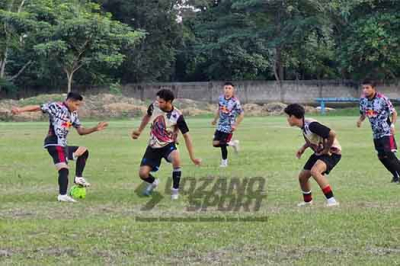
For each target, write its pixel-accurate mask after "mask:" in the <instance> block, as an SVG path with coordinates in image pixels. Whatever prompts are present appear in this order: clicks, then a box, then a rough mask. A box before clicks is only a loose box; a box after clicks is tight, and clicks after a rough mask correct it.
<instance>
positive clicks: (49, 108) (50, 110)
mask: <svg viewBox="0 0 400 266" xmlns="http://www.w3.org/2000/svg"><path fill="white" fill-rule="evenodd" d="M40 110H42V112H43V113H46V114H49V115H52V116H53V115H56V113H57V107H56V106H55V103H51V102H49V103H44V104H42V105H41V106H40Z"/></svg>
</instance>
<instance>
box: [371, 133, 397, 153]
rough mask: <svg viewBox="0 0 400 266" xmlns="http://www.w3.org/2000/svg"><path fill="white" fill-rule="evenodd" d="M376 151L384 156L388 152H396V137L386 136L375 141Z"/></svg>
mask: <svg viewBox="0 0 400 266" xmlns="http://www.w3.org/2000/svg"><path fill="white" fill-rule="evenodd" d="M374 145H375V150H376V151H377V152H378V155H384V154H385V153H387V152H396V151H397V145H396V140H395V139H394V136H393V135H391V136H384V137H382V138H379V139H374Z"/></svg>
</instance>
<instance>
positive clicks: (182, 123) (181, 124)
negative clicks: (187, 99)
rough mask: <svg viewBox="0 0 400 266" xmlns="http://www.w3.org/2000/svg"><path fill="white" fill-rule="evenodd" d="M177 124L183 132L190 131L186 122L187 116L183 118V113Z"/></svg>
mask: <svg viewBox="0 0 400 266" xmlns="http://www.w3.org/2000/svg"><path fill="white" fill-rule="evenodd" d="M176 124H177V125H178V128H179V130H180V131H181V133H182V134H186V133H187V132H189V128H188V126H187V124H186V121H185V118H183V115H181V116H179V118H178V120H177V121H176Z"/></svg>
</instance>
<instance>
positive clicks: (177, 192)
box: [171, 188, 179, 200]
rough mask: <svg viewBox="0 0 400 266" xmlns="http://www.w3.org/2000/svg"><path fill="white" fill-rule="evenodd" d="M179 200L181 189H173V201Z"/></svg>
mask: <svg viewBox="0 0 400 266" xmlns="http://www.w3.org/2000/svg"><path fill="white" fill-rule="evenodd" d="M178 198H179V189H176V188H173V189H172V191H171V199H173V200H177V199H178Z"/></svg>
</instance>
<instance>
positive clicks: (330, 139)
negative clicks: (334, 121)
mask: <svg viewBox="0 0 400 266" xmlns="http://www.w3.org/2000/svg"><path fill="white" fill-rule="evenodd" d="M335 138H336V132H335V131H333V130H332V129H331V130H330V131H329V135H328V137H327V138H326V142H325V145H324V149H323V150H322V151H321V154H329V151H330V149H331V147H332V145H333V142H334V141H335Z"/></svg>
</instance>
